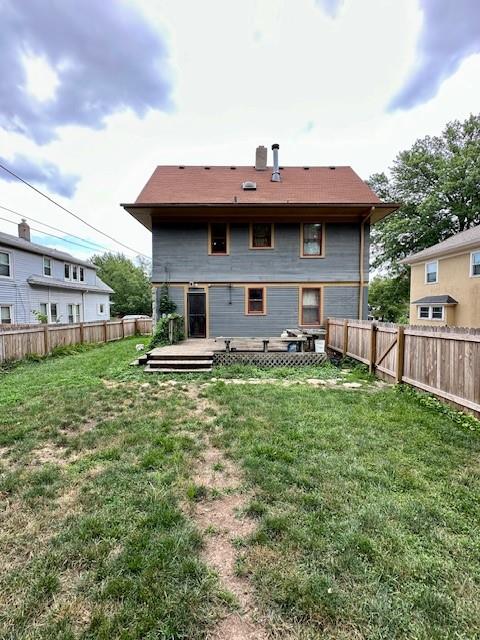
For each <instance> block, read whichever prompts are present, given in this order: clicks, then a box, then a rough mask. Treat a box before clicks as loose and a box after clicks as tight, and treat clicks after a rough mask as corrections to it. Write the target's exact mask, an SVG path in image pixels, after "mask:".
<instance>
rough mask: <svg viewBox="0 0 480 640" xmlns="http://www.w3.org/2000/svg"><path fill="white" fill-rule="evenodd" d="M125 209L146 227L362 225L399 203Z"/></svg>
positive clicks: (135, 205) (154, 205) (133, 206)
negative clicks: (175, 224) (174, 224)
mask: <svg viewBox="0 0 480 640" xmlns="http://www.w3.org/2000/svg"><path fill="white" fill-rule="evenodd" d="M121 206H122V207H123V208H124V209H125V210H126V211H128V213H130V215H132V216H133V217H134V218H135V219H136V220H138V221H139V222H140V223H141V224H142V225H143V226H144V227H146V228H147V229H149V230H150V231H151V230H152V226H153V223H152V220H153V219H154V220H155V221H156V222H159V223H168V222H179V221H181V222H212V221H216V222H239V223H241V222H255V221H262V222H299V221H306V222H308V221H318V222H362V221H364V220H365V219H368V222H369V223H370V224H375V223H377V222H379V221H380V220H383V219H384V218H385V217H387V216H388V215H390V214H391V213H393V212H394V211H396V210H397V209H398V208H399V207H400V205H399V204H397V203H395V202H381V203H380V202H379V203H371V202H369V203H347V204H344V203H333V204H331V203H328V204H322V203H291V202H279V203H267V204H264V203H262V204H257V203H256V204H252V203H242V202H235V203H227V204H225V203H211V204H208V203H207V204H205V203H202V204H185V203H178V204H176V203H169V204H164V203H148V204H143V203H131V204H128V203H123V204H121Z"/></svg>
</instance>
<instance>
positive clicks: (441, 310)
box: [418, 305, 445, 320]
mask: <svg viewBox="0 0 480 640" xmlns="http://www.w3.org/2000/svg"><path fill="white" fill-rule="evenodd" d="M418 317H419V318H420V319H421V320H443V319H444V317H445V307H444V306H442V305H428V306H427V305H425V306H419V307H418Z"/></svg>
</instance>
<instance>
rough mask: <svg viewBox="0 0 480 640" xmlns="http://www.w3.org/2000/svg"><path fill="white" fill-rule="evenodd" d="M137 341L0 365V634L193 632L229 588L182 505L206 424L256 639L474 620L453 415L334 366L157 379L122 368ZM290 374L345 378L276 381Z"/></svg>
mask: <svg viewBox="0 0 480 640" xmlns="http://www.w3.org/2000/svg"><path fill="white" fill-rule="evenodd" d="M146 340H147V339H146V338H144V339H140V338H137V337H136V338H132V339H127V340H124V341H121V342H118V343H113V344H109V345H106V346H102V347H99V348H95V349H88V350H80V351H78V352H77V353H75V354H74V355H65V356H61V357H56V358H47V359H44V360H42V361H40V362H29V363H21V364H18V365H16V366H14V367H11V368H8V369H6V370H4V371H3V372H1V373H0V425H1V426H0V498H1V507H0V557H1V559H2V562H1V563H0V637H2V638H3V637H5V638H9V639H11V640H17V639H18V640H20V639H21V640H27V639H28V640H33V639H35V640H37V639H42V640H43V639H51V640H53V639H57V638H60V639H62V640H67V639H68V640H70V639H73V638H81V639H82V640H87V639H89V640H91V639H95V640H97V639H103V638H105V639H107V638H109V639H110V638H125V640H126V639H127V638H128V639H130V638H133V639H135V638H138V639H140V638H142V639H143V638H145V639H149V638H152V639H153V638H165V639H167V638H172V639H173V638H188V639H193V640H194V639H196V638H205V637H208V634H209V633H210V631H211V629H212V627H213V626H214V624H215V620H217V619H218V618H219V617H222V616H224V615H226V612H228V611H232V608H233V607H234V606H235V605H234V603H233V602H232V598H231V596H230V595H229V594H226V593H224V592H223V591H222V590H221V589H220V587H219V583H218V580H217V578H216V577H215V575H214V574H213V573H212V572H211V571H210V570H209V569H208V567H206V566H205V564H204V563H203V562H202V561H201V550H202V545H203V544H204V541H205V539H204V538H202V536H201V535H200V534H199V532H198V530H197V529H196V528H195V526H194V524H193V522H192V521H191V520H190V519H189V517H188V515H186V514H188V509H187V510H186V511H183V510H182V508H181V507H184V506H185V505H187V507H189V508H190V509H191V508H197V507H201V506H202V504H203V503H204V501H208V502H209V505H208V506H209V508H210V507H212V508H213V505H215V504H216V502H217V503H218V500H216V498H217V496H216V495H214V491H213V490H211V489H209V488H208V487H207V486H206V485H204V483H203V481H202V482H200V481H199V480H198V478H196V477H195V476H194V473H193V471H192V470H193V469H195V463H196V464H197V466H198V462H196V461H198V459H199V458H200V459H201V456H202V454H204V453H205V449H204V446H205V436H206V434H208V438H210V440H211V441H212V443H213V444H214V445H215V446H218V447H222V448H223V449H225V451H226V454H227V457H225V458H224V459H223V462H221V463H220V462H218V461H214V462H212V463H211V465H212V469H213V468H215V470H218V471H221V467H222V466H225V465H227V466H228V465H231V464H233V462H232V460H233V461H237V463H238V464H240V465H241V466H242V467H243V469H244V471H245V476H246V479H247V481H248V483H249V485H250V491H249V493H248V495H252V498H251V500H250V503H249V505H248V507H247V509H246V512H247V514H248V515H249V516H250V517H253V518H255V519H256V522H257V524H258V529H257V530H256V532H255V533H254V534H253V535H252V537H251V538H250V539H248V540H247V541H245V540H242V541H237V547H238V550H239V559H238V563H237V566H238V571H239V573H240V574H242V575H244V576H247V577H250V578H251V579H252V580H253V583H254V585H255V598H256V605H258V606H259V607H260V609H261V611H263V612H264V614H265V615H266V616H267V619H268V621H269V623H270V625H271V628H272V632H273V637H278V638H293V639H295V638H297V639H300V638H302V639H309V638H312V639H313V638H319V637H321V638H325V639H326V640H329V639H336V640H337V639H338V640H340V639H341V640H346V639H352V640H353V639H355V640H358V639H368V640H371V639H373V640H383V639H385V638H388V639H389V640H390V639H391V638H392V639H397V638H398V639H400V638H401V639H409V640H410V639H416V640H427V638H428V639H432V638H433V639H439V640H440V639H442V640H443V639H448V638H452V639H453V638H455V639H456V640H462V639H473V638H477V637H479V632H478V620H479V619H480V604H479V603H480V578H479V576H480V556H479V553H478V549H479V548H480V530H479V527H478V522H479V516H480V507H479V505H480V500H479V498H480V467H479V464H478V459H479V453H480V444H479V442H480V441H479V434H478V432H477V431H472V430H470V429H471V427H472V425H471V424H470V423H468V425H466V424H464V422H465V421H463V420H460V419H458V420H457V419H456V418H455V416H454V415H453V414H451V413H450V412H446V413H441V411H440V410H439V409H438V406H437V405H436V404H435V403H433V402H430V401H429V402H427V401H426V400H422V399H421V398H420V396H418V395H417V394H413V393H398V392H397V391H395V390H394V389H390V388H387V389H384V388H379V387H377V386H375V385H373V384H372V380H371V379H370V377H369V376H368V374H367V373H366V372H365V369H364V368H363V367H353V366H352V365H351V364H347V367H348V371H347V372H345V369H344V368H343V369H342V368H339V367H335V366H333V365H330V364H329V365H325V366H322V367H305V368H303V367H302V368H297V369H290V368H276V369H259V368H257V367H246V366H242V367H232V368H222V369H220V368H218V369H216V370H215V371H214V372H213V373H212V374H208V375H193V376H191V375H183V376H182V375H175V376H169V378H171V379H172V380H174V381H175V382H176V383H177V384H176V385H172V386H171V387H168V388H167V387H165V386H162V385H160V384H159V383H160V382H163V381H165V378H164V377H162V376H158V377H157V376H153V375H147V374H144V373H143V371H142V369H141V368H132V367H128V363H129V362H130V361H131V360H133V359H134V358H135V357H136V351H135V345H136V344H138V343H139V342H143V343H145V342H146ZM212 378H217V379H218V378H225V379H227V380H228V381H231V379H233V378H239V379H245V380H246V379H248V378H260V379H262V380H264V381H265V384H263V383H260V384H255V385H246V384H243V385H241V384H238V385H237V384H226V383H224V382H212ZM271 378H274V379H276V380H280V381H285V385H287V386H285V385H284V384H283V383H280V384H278V383H277V384H267V382H268V380H269V379H271ZM308 378H320V379H324V380H328V379H334V378H338V379H341V380H342V381H346V382H353V381H360V382H361V383H362V388H361V389H358V388H355V389H346V388H344V387H342V386H341V385H340V384H338V385H337V386H336V387H333V388H323V387H321V386H315V387H313V386H309V385H291V386H288V385H289V384H290V383H289V381H292V382H294V381H296V380H299V381H302V380H306V379H308ZM207 383H208V384H207ZM204 395H206V396H207V397H208V398H209V399H210V401H211V402H210V404H209V403H208V402H207V400H206V398H205V397H202V396H204ZM212 401H214V402H212ZM212 407H219V409H218V411H217V414H216V415H213V413H214V412H213V411H212ZM202 477H203V476H202ZM207 534H208V532H207Z"/></svg>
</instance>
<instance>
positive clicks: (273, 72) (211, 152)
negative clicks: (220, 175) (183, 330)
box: [0, 0, 480, 257]
mask: <svg viewBox="0 0 480 640" xmlns="http://www.w3.org/2000/svg"><path fill="white" fill-rule="evenodd" d="M0 24H1V25H2V26H1V36H0V162H1V163H3V164H5V165H7V166H8V167H9V168H10V169H12V170H13V171H15V172H17V173H19V175H21V176H22V177H23V178H25V179H27V180H29V181H32V183H33V184H35V185H36V186H37V187H38V188H40V189H42V190H45V191H46V192H48V193H49V194H50V195H51V196H52V197H54V198H55V199H57V200H58V201H59V202H61V203H62V204H63V205H64V206H66V207H68V208H70V209H72V210H73V211H75V212H77V213H78V214H79V215H81V216H82V217H84V218H85V219H86V220H88V221H89V222H90V223H92V224H93V225H95V226H97V227H100V228H101V229H104V230H105V231H107V233H109V234H110V235H112V236H114V237H115V238H117V239H119V240H120V241H122V242H123V243H125V244H127V245H129V246H131V247H133V248H135V249H137V250H138V251H140V252H143V253H145V254H150V234H149V232H147V231H146V230H145V229H144V228H143V227H142V226H141V225H140V224H139V223H138V222H136V221H135V220H134V219H132V218H130V216H129V215H128V214H127V213H126V212H125V211H124V210H123V209H121V208H120V206H119V203H120V202H131V201H134V200H135V198H136V196H137V195H138V193H139V191H140V190H141V188H142V187H143V185H144V183H145V182H146V180H147V179H148V177H149V176H150V174H151V173H152V171H153V169H154V167H155V166H156V165H157V164H177V163H178V164H229V165H230V164H253V162H254V151H255V147H256V146H257V145H259V144H264V145H266V146H268V148H270V146H271V144H272V143H273V142H278V143H279V144H280V162H281V164H283V165H295V164H300V165H303V164H307V165H330V164H338V165H340V164H348V165H351V166H353V168H354V169H355V170H356V171H357V172H358V173H359V174H360V176H361V177H362V178H364V179H366V178H368V176H369V175H370V174H371V173H373V172H377V171H383V170H386V169H387V168H388V166H389V165H390V164H391V162H392V160H393V159H394V157H395V156H396V154H397V153H398V152H399V151H401V150H402V149H405V148H408V147H409V146H410V145H411V144H412V143H413V142H414V140H415V139H417V138H418V137H423V136H425V135H427V134H430V135H434V134H437V133H440V131H441V130H442V128H443V126H444V124H445V123H446V122H447V121H449V120H453V119H460V120H462V119H464V118H466V117H467V116H468V115H469V114H470V113H477V112H478V111H479V105H480V83H479V82H478V78H480V28H479V24H480V0H401V1H400V2H399V1H398V0H361V1H359V0H344V1H342V0H295V2H292V0H243V1H242V2H237V1H234V0H202V2H196V1H194V0H136V1H134V0H131V1H128V0H103V1H102V2H98V0H21V2H19V1H18V0H0ZM269 153H271V152H269ZM270 161H271V156H269V162H270ZM0 205H1V206H6V207H9V208H10V209H13V210H16V211H18V212H20V213H23V214H24V215H26V216H31V217H32V218H36V219H37V220H43V221H44V222H46V223H48V224H50V225H54V226H56V227H59V228H61V229H64V230H66V231H68V232H70V233H74V234H76V235H80V236H83V237H85V238H90V239H91V240H94V241H95V242H97V243H100V244H102V245H105V246H108V247H109V248H112V249H115V250H118V249H120V248H119V247H118V246H116V245H114V244H113V243H111V242H109V241H108V240H107V239H105V238H102V236H99V235H98V234H96V233H95V232H93V231H92V230H91V229H89V228H87V227H85V226H84V225H82V224H81V223H80V222H78V221H77V220H75V219H73V218H72V217H70V216H68V215H67V214H66V213H64V212H62V211H60V210H59V209H57V208H55V207H54V206H53V205H52V204H50V203H48V202H47V201H46V200H43V199H42V198H41V197H39V196H38V195H37V194H35V193H34V192H33V191H30V190H29V189H27V188H26V187H25V186H23V185H21V184H20V183H18V182H17V181H14V180H11V177H10V176H8V174H6V173H4V172H3V171H1V170H0ZM0 217H3V218H9V219H12V220H13V219H15V220H18V217H17V216H14V215H13V214H11V213H8V212H5V211H4V210H2V209H0ZM32 226H35V227H37V228H40V225H38V224H33V223H32ZM0 230H1V231H5V232H7V233H16V228H15V226H14V225H12V224H9V223H7V222H4V221H3V220H1V219H0ZM52 233H58V232H55V231H52ZM58 235H62V234H58ZM36 239H37V240H41V241H42V242H43V243H45V244H49V245H50V246H57V247H59V248H60V247H61V248H63V249H66V250H68V251H70V252H72V253H75V254H77V255H79V256H82V257H86V256H88V255H89V254H90V252H89V251H88V250H82V249H80V248H79V247H75V246H72V245H68V244H64V243H62V242H61V241H58V242H57V241H55V240H53V239H52V238H47V237H46V236H44V237H42V236H41V235H40V234H39V233H36ZM127 254H128V255H133V254H132V253H128V252H127Z"/></svg>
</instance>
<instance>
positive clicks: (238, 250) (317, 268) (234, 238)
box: [152, 223, 368, 282]
mask: <svg viewBox="0 0 480 640" xmlns="http://www.w3.org/2000/svg"><path fill="white" fill-rule="evenodd" d="M366 232H367V236H368V228H367V229H366ZM152 243H153V275H152V279H153V281H154V282H163V281H165V280H170V281H171V282H190V281H195V282H262V281H270V282H276V281H277V282H282V281H283V282H285V281H290V282H295V281H298V282H318V281H322V282H335V281H337V282H338V281H342V282H344V281H357V282H358V280H359V279H360V273H359V256H360V225H358V224H327V225H326V236H325V258H320V259H308V258H307V259H305V258H300V225H299V224H276V225H275V248H274V249H273V250H251V249H249V237H248V224H231V225H230V255H228V256H209V255H208V225H207V224H206V223H205V224H193V223H192V224H189V225H185V224H180V223H179V224H177V225H176V224H163V225H154V227H153V234H152ZM366 244H367V247H366V248H367V251H366V254H367V255H366V258H365V263H366V274H365V275H367V274H368V238H367V243H366Z"/></svg>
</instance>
